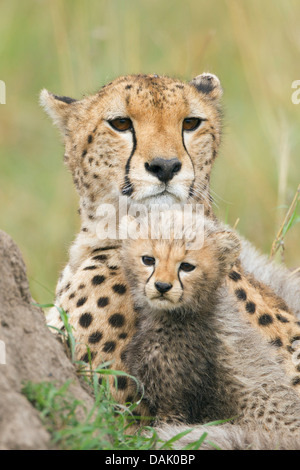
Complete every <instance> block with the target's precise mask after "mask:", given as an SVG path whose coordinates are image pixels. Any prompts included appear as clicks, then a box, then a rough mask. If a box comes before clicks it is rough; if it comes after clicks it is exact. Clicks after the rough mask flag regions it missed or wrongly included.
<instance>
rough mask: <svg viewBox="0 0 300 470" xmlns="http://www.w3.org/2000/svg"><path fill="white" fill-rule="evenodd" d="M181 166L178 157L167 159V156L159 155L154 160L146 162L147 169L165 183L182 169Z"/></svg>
mask: <svg viewBox="0 0 300 470" xmlns="http://www.w3.org/2000/svg"><path fill="white" fill-rule="evenodd" d="M181 166H182V165H181V162H180V161H179V160H178V158H171V159H170V160H167V159H166V158H160V157H157V158H154V159H153V160H152V162H150V163H145V168H146V170H147V171H149V173H151V174H152V175H154V176H156V177H157V178H158V179H159V181H162V182H163V183H167V181H170V180H171V179H172V178H173V176H174V175H175V174H176V173H178V172H179V171H180V169H181Z"/></svg>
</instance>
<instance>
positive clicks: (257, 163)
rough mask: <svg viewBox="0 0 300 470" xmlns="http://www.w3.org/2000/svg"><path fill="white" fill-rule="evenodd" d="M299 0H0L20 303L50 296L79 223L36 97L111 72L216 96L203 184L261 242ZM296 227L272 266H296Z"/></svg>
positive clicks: (287, 161)
mask: <svg viewBox="0 0 300 470" xmlns="http://www.w3.org/2000/svg"><path fill="white" fill-rule="evenodd" d="M299 24H300V2H299V0H263V1H261V0H251V1H249V0H228V1H226V0H210V1H207V0H85V1H84V0H26V1H18V0H2V1H1V4H0V79H1V80H4V81H5V83H6V87H7V95H6V104H5V105H0V203H1V206H0V227H1V229H3V230H5V231H6V232H8V233H9V234H10V235H11V236H12V237H13V238H14V239H15V241H16V242H17V243H18V245H19V246H20V248H21V250H22V252H23V255H24V258H25V261H26V264H27V267H28V275H29V279H30V284H31V290H32V294H33V296H34V297H35V299H36V300H37V301H39V302H49V301H52V300H53V299H52V292H53V291H54V289H55V284H56V280H57V277H58V273H59V271H60V270H61V268H62V267H63V265H64V263H65V262H66V260H67V250H68V246H69V244H70V242H71V241H72V240H73V238H74V236H75V233H76V231H77V229H78V227H79V217H78V215H77V205H78V200H77V196H76V194H75V190H74V189H73V185H72V182H71V178H70V175H69V174H68V172H67V170H66V168H65V167H64V166H63V160H62V157H63V147H62V143H61V139H60V136H59V134H58V131H57V130H56V129H55V128H54V127H53V126H52V123H51V122H50V120H49V119H48V118H47V116H45V115H44V113H43V111H42V109H41V108H40V107H39V105H38V95H39V91H40V89H41V88H44V87H46V88H48V89H49V90H51V91H53V92H55V93H57V94H61V95H68V96H72V97H75V98H80V97H81V96H82V95H83V94H89V93H93V92H95V91H97V89H98V88H100V86H102V85H103V84H104V83H105V82H107V81H110V80H111V79H113V78H115V77H116V76H118V75H121V74H128V73H139V72H143V73H158V74H166V75H171V76H176V77H179V78H182V79H187V80H189V79H191V78H193V77H194V76H195V75H198V74H199V73H202V72H203V71H210V72H213V73H215V74H216V75H218V76H219V78H220V79H221V82H222V84H223V87H224V111H225V121H224V136H223V143H222V148H221V152H220V155H219V158H218V160H217V162H216V164H215V168H214V172H213V178H212V188H213V191H214V194H215V196H216V202H217V204H218V207H217V208H216V212H217V214H218V215H219V216H220V217H221V218H222V219H223V220H226V221H228V222H229V223H230V224H232V225H233V224H235V222H236V220H237V218H239V224H238V228H239V230H240V232H241V233H242V234H243V235H245V236H246V237H248V238H249V239H250V240H251V241H252V242H253V243H255V245H256V246H258V247H259V248H260V249H261V250H263V251H264V252H266V253H269V252H270V248H271V244H272V241H273V240H274V238H275V235H276V232H277V230H278V228H279V226H280V223H281V221H282V219H283V217H284V214H285V211H286V209H284V206H287V205H289V204H290V202H291V200H292V198H293V196H294V193H295V191H296V189H297V185H298V184H299V182H300V133H299V122H300V105H295V104H293V103H292V101H291V95H292V92H293V90H292V88H291V86H292V82H293V81H294V80H297V79H300V60H299V58H300V57H299V54H300V29H299V28H300V27H299ZM299 240H300V224H298V225H295V226H294V227H293V229H292V230H290V231H289V232H288V234H287V236H286V250H285V262H286V263H287V265H288V266H289V267H291V268H296V267H297V266H299V264H300V243H299Z"/></svg>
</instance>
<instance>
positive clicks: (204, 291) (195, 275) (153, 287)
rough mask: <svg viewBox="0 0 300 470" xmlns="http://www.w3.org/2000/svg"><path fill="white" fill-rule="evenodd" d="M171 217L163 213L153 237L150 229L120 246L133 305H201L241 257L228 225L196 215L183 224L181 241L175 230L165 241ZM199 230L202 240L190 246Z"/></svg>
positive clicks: (165, 307) (210, 298) (170, 307)
mask: <svg viewBox="0 0 300 470" xmlns="http://www.w3.org/2000/svg"><path fill="white" fill-rule="evenodd" d="M171 216H172V217H173V214H172V213H171ZM169 217H170V212H164V213H163V215H162V218H161V223H160V226H157V225H156V227H155V237H156V238H155V239H153V238H152V239H151V230H150V228H149V231H148V233H149V236H148V237H147V238H146V237H145V232H143V234H142V236H139V235H137V236H136V237H135V239H133V238H128V239H127V240H126V241H125V242H124V244H123V248H122V265H123V267H124V269H125V273H126V276H127V279H128V281H129V284H130V286H131V289H132V294H133V297H134V299H135V303H136V305H137V306H139V307H142V306H143V305H144V306H145V305H148V306H149V305H150V306H151V308H152V309H154V310H159V311H162V310H163V311H166V310H169V311H171V310H176V309H178V308H180V309H184V310H191V309H193V307H194V308H198V309H199V306H202V307H203V308H205V306H207V305H209V304H210V303H211V301H213V299H214V297H215V292H216V290H217V289H218V287H220V285H221V284H222V283H223V281H224V280H225V276H226V275H227V274H228V273H229V271H230V270H231V268H232V266H233V264H234V263H235V261H236V259H237V258H238V256H239V252H240V242H239V239H238V237H237V236H236V234H235V233H234V232H232V231H231V230H229V229H228V228H227V227H224V226H223V225H220V224H219V223H216V222H213V221H211V220H210V219H207V218H202V217H199V216H198V217H197V219H196V220H195V221H194V222H193V223H192V224H190V225H189V226H185V227H184V230H183V234H182V236H181V238H180V239H179V238H175V233H174V232H171V234H170V238H169V239H163V237H164V235H163V234H164V233H165V231H164V227H165V225H166V224H167V223H168V218H169ZM132 223H134V222H132ZM199 231H203V235H204V236H203V243H202V245H200V246H199V247H198V248H196V249H194V248H195V246H194V247H193V239H194V237H196V236H199ZM131 233H132V232H131ZM187 234H188V238H187ZM152 235H153V232H152ZM196 246H197V245H196ZM192 247H193V249H191V248H192Z"/></svg>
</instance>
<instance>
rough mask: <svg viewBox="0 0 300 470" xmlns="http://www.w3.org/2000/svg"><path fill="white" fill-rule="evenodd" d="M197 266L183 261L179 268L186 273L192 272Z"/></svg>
mask: <svg viewBox="0 0 300 470" xmlns="http://www.w3.org/2000/svg"><path fill="white" fill-rule="evenodd" d="M195 268H196V266H194V265H193V264H190V263H181V265H180V266H179V269H180V270H181V271H184V272H185V273H190V272H191V271H194V269H195Z"/></svg>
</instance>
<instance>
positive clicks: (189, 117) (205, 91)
mask: <svg viewBox="0 0 300 470" xmlns="http://www.w3.org/2000/svg"><path fill="white" fill-rule="evenodd" d="M221 95H222V89H221V86H220V82H219V80H218V78H217V77H216V76H214V75H212V74H202V75H199V76H197V77H196V78H194V79H193V80H192V81H191V82H189V83H186V82H182V81H179V80H174V79H171V78H168V77H165V76H157V75H132V76H125V77H121V78H118V79H116V80H114V81H113V82H111V83H109V84H108V85H106V86H104V87H103V88H101V89H100V91H99V92H98V93H96V94H95V95H92V96H87V97H85V98H83V99H81V100H74V99H71V98H68V97H63V96H57V95H54V94H52V93H50V92H48V91H47V90H43V91H42V92H41V98H40V100H41V104H42V105H43V107H44V108H45V109H46V111H47V113H48V114H49V115H50V116H51V117H52V119H53V121H54V123H55V124H56V125H57V126H58V127H59V129H60V130H61V132H62V134H63V136H64V143H65V162H66V164H67V165H68V167H69V169H70V170H71V172H72V175H73V180H74V183H75V185H76V188H77V190H78V192H79V194H80V196H81V198H82V200H84V201H85V203H86V204H87V205H89V204H90V206H91V204H97V203H100V202H103V201H115V200H116V198H118V196H120V195H123V196H126V197H128V198H129V199H130V201H134V202H137V203H143V204H146V205H148V204H152V203H158V204H161V203H166V204H168V205H170V204H173V203H186V202H188V201H189V200H195V199H196V200H200V201H202V200H203V199H206V198H208V195H209V188H208V186H209V177H210V170H211V165H212V162H213V160H214V158H215V157H216V154H217V149H218V146H219V142H220V126H221V123H220V105H219V100H220V97H221Z"/></svg>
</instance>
